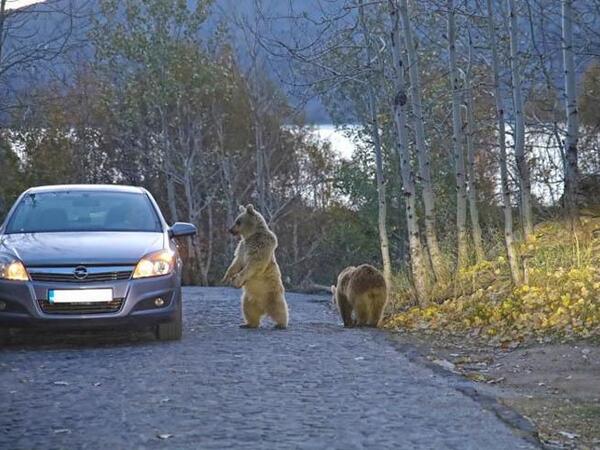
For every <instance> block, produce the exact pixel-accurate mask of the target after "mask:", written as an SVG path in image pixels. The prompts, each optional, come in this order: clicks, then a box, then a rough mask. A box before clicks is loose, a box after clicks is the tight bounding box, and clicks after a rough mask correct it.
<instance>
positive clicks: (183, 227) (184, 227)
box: [169, 222, 198, 238]
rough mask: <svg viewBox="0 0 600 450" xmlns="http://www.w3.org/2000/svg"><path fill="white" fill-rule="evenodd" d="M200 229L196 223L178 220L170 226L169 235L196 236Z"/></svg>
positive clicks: (173, 236) (175, 236)
mask: <svg viewBox="0 0 600 450" xmlns="http://www.w3.org/2000/svg"><path fill="white" fill-rule="evenodd" d="M197 232H198V230H197V229H196V226H195V225H192V224H191V223H185V222H176V223H174V224H173V226H172V227H171V228H169V236H171V237H172V238H178V237H184V236H195V235H196V233H197Z"/></svg>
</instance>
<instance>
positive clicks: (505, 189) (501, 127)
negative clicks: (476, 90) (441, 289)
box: [487, 0, 523, 286]
mask: <svg viewBox="0 0 600 450" xmlns="http://www.w3.org/2000/svg"><path fill="white" fill-rule="evenodd" d="M487 10H488V17H487V21H488V35H489V36H488V39H489V42H490V47H491V50H492V72H493V75H494V98H495V99H496V121H497V122H498V147H499V148H500V184H501V189H502V210H503V212H504V243H505V245H506V253H507V256H508V264H509V266H510V273H511V277H512V281H513V284H515V285H517V286H518V285H520V284H521V281H522V279H523V278H522V271H521V268H520V264H519V258H518V256H517V251H516V248H515V236H514V231H513V214H512V203H511V195H510V186H509V183H508V164H507V161H506V123H505V119H504V102H503V101H502V92H501V89H500V69H499V64H498V50H497V48H496V29H495V26H494V10H493V7H492V0H487Z"/></svg>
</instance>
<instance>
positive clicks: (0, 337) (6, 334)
mask: <svg viewBox="0 0 600 450" xmlns="http://www.w3.org/2000/svg"><path fill="white" fill-rule="evenodd" d="M10 337H11V333H10V328H3V327H2V328H0V345H6V344H9V343H10Z"/></svg>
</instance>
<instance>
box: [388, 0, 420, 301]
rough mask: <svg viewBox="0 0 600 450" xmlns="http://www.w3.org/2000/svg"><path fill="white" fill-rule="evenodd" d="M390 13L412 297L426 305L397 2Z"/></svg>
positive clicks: (395, 0)
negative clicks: (412, 284)
mask: <svg viewBox="0 0 600 450" xmlns="http://www.w3.org/2000/svg"><path fill="white" fill-rule="evenodd" d="M388 4H389V14H390V18H391V23H392V32H391V39H390V40H391V46H392V59H393V64H394V69H395V71H396V73H395V77H394V82H395V90H396V95H395V97H394V100H393V107H394V125H395V128H396V138H397V145H396V150H397V152H398V157H399V159H400V170H401V176H402V191H403V195H404V203H405V208H406V227H407V231H408V245H409V251H410V264H411V271H412V277H413V283H414V287H415V295H416V297H417V299H418V301H419V303H420V304H421V305H425V304H427V303H428V299H427V297H426V288H427V272H426V270H425V261H424V260H423V248H422V246H421V236H420V232H419V222H418V217H417V211H416V208H415V204H416V200H415V193H416V189H415V177H414V172H413V168H412V165H411V158H410V151H409V148H408V130H407V127H406V109H407V100H408V99H407V95H406V87H405V81H404V63H403V61H402V57H401V54H400V17H399V15H398V14H399V12H398V3H397V0H388Z"/></svg>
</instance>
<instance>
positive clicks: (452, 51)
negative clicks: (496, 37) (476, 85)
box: [447, 0, 468, 269]
mask: <svg viewBox="0 0 600 450" xmlns="http://www.w3.org/2000/svg"><path fill="white" fill-rule="evenodd" d="M447 5H448V59H449V63H450V72H449V73H450V87H451V90H452V145H453V149H454V174H455V178H456V239H457V256H456V261H457V264H456V265H457V269H461V268H463V267H465V266H466V265H467V262H468V244H467V185H466V177H465V155H464V149H463V137H462V123H461V114H460V105H461V95H460V91H459V89H460V86H459V80H458V68H457V63H456V20H455V17H454V16H455V9H454V8H455V7H454V0H448V3H447Z"/></svg>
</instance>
